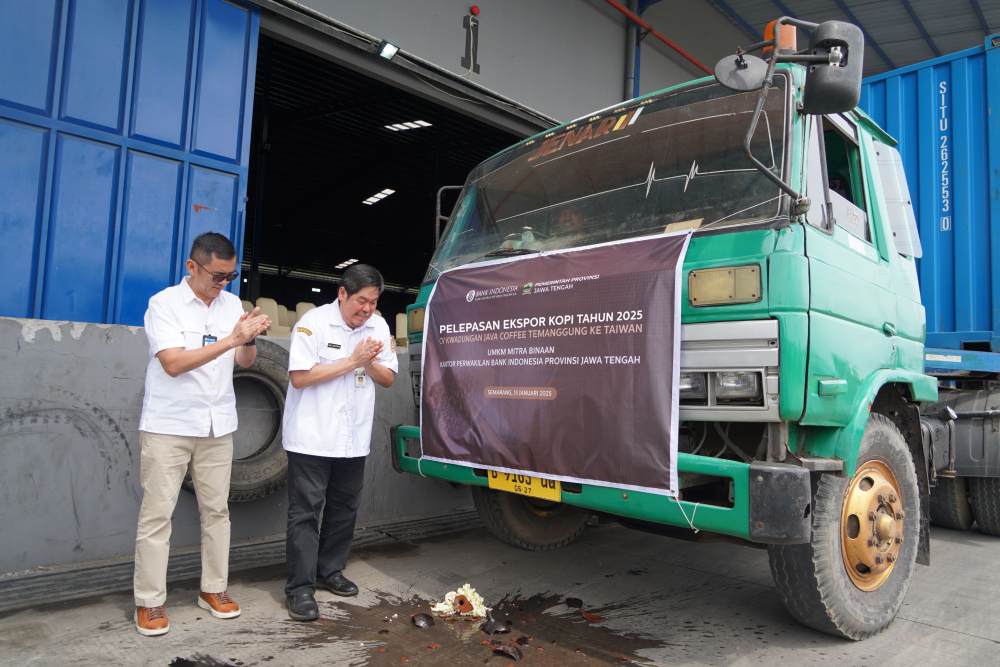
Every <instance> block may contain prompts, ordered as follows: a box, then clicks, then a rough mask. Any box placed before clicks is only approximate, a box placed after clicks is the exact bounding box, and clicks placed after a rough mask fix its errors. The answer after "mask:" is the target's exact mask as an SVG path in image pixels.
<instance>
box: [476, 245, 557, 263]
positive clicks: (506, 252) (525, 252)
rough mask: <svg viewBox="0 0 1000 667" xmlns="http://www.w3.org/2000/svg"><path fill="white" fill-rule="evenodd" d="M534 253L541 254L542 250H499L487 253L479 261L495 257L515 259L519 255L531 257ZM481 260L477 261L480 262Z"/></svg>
mask: <svg viewBox="0 0 1000 667" xmlns="http://www.w3.org/2000/svg"><path fill="white" fill-rule="evenodd" d="M533 252H541V250H529V249H528V248H497V249H496V250H493V251H491V252H488V253H486V254H485V255H483V256H482V257H480V258H479V259H492V258H495V257H514V256H517V255H530V254H531V253H533ZM479 259H477V260H475V261H477V262H478V261H479Z"/></svg>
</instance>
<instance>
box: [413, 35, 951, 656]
mask: <svg viewBox="0 0 1000 667" xmlns="http://www.w3.org/2000/svg"><path fill="white" fill-rule="evenodd" d="M776 24H777V25H776V26H775V31H776V32H778V33H779V34H781V35H782V38H781V39H779V40H775V39H771V40H769V41H767V42H763V43H761V44H758V45H754V46H753V47H750V48H748V49H746V50H741V51H739V52H738V53H737V55H736V56H734V57H732V58H727V59H724V60H723V61H721V62H720V63H719V65H718V67H717V68H716V77H715V78H714V79H712V78H706V79H702V80H698V81H694V82H692V83H688V84H684V85H681V86H677V87H675V88H670V89H668V90H664V91H661V92H658V93H655V94H653V95H650V96H647V97H644V98H638V99H635V100H631V101H629V102H626V103H623V104H621V105H618V106H616V107H614V108H609V109H606V110H603V111H600V112H596V113H593V114H590V115H588V116H586V117H583V118H581V119H578V120H576V121H574V122H572V123H567V124H565V125H563V126H560V127H557V128H555V129H553V130H551V131H548V132H545V133H544V134H542V135H538V136H535V137H532V138H530V139H528V140H525V141H523V142H521V143H519V144H517V145H515V146H513V147H511V148H509V149H508V150H507V151H504V152H503V153H500V154H498V155H497V156H494V157H493V158H491V159H490V160H488V161H487V162H485V163H483V164H482V165H480V166H479V167H478V168H477V169H476V170H475V171H473V173H472V174H471V175H470V176H469V179H468V181H467V183H466V185H465V188H464V190H463V191H462V193H461V195H460V196H459V200H458V203H457V204H456V207H455V210H454V211H453V213H452V215H451V217H450V219H449V222H448V224H447V227H446V229H445V231H444V233H443V235H442V238H441V242H440V244H439V246H438V248H437V251H436V254H435V256H434V258H433V261H432V263H431V265H430V268H429V270H428V272H427V275H426V278H425V280H424V283H423V286H422V288H421V291H420V294H419V296H418V297H417V301H416V303H415V304H414V305H412V306H411V307H409V308H408V310H407V314H408V322H409V341H410V343H409V354H410V360H411V367H410V370H411V374H412V378H413V383H414V389H415V392H416V393H417V400H418V404H419V401H420V391H421V375H420V374H421V352H422V340H424V339H423V338H422V336H425V335H426V334H425V331H424V319H425V318H424V315H425V308H426V306H427V302H428V299H429V297H430V294H431V291H432V287H433V285H434V283H435V281H436V279H437V277H438V276H439V275H440V274H441V273H442V272H443V271H447V270H448V269H452V268H455V267H458V266H463V265H466V264H469V263H472V262H477V261H480V260H483V259H487V260H488V259H490V258H498V257H499V258H508V257H519V256H521V255H525V256H528V255H530V254H531V253H533V252H538V251H539V250H541V249H546V250H551V249H553V248H574V247H580V246H584V245H588V244H599V243H610V242H615V241H622V240H626V239H634V238H639V237H647V236H652V235H656V234H663V233H664V232H675V231H680V230H686V229H690V230H694V231H693V236H692V238H691V240H690V243H689V246H688V248H687V252H686V256H685V257H684V260H683V280H682V284H681V288H680V289H681V327H680V330H681V336H680V338H681V343H680V350H681V351H680V384H679V390H680V391H679V401H678V405H676V406H664V407H663V409H664V410H671V409H674V410H678V411H679V414H678V417H679V440H678V454H677V464H676V465H677V468H676V469H677V472H678V481H679V493H678V497H677V498H676V499H673V498H670V499H665V498H664V497H663V496H658V495H654V494H648V493H642V492H636V491H634V490H628V489H621V488H614V487H609V486H598V485H588V484H570V483H563V484H562V485H561V488H560V489H559V492H558V496H557V497H556V498H553V497H552V496H551V494H543V495H547V496H548V497H547V498H542V497H539V496H538V494H537V490H538V487H539V485H544V484H545V480H537V479H535V480H532V479H531V478H530V477H528V476H525V477H524V478H523V479H521V480H520V482H522V484H519V485H517V488H513V487H512V486H511V485H510V484H508V485H507V486H503V485H501V484H498V483H494V481H493V479H494V478H495V477H496V475H495V474H493V475H491V474H490V473H489V472H488V471H486V470H482V469H478V468H476V467H475V466H463V465H448V464H445V463H441V462H437V461H428V460H423V459H422V457H421V447H420V429H419V428H417V427H413V426H399V427H397V428H396V429H394V438H393V443H394V445H393V446H394V451H393V459H394V464H395V466H396V467H397V470H399V471H401V472H406V473H414V474H421V475H423V476H425V477H431V478H436V479H441V480H447V481H449V482H454V483H458V484H464V485H468V486H470V487H471V490H472V495H473V498H474V501H475V504H476V507H477V509H478V511H479V513H480V515H481V516H482V518H483V520H484V522H485V524H486V526H487V527H488V528H489V529H490V530H491V531H492V532H493V533H494V534H495V535H496V536H497V537H499V538H500V539H502V540H504V541H506V542H508V543H510V544H513V545H516V546H518V547H522V548H526V549H549V548H554V547H558V546H561V545H565V544H567V543H569V542H570V541H572V540H573V539H574V538H576V537H577V536H578V535H579V534H580V533H581V532H582V531H583V530H584V528H585V527H586V525H587V523H588V521H589V520H590V519H591V517H592V516H594V515H597V516H600V517H602V518H610V519H613V520H617V521H618V522H620V523H621V524H623V525H626V526H630V527H633V528H637V529H640V530H645V531H650V532H654V533H659V534H663V535H669V536H675V537H683V538H687V539H696V540H699V539H700V540H709V539H726V540H732V541H737V542H740V543H743V544H751V545H756V546H760V547H763V548H766V549H767V551H768V555H769V559H770V565H771V570H772V574H773V576H774V581H775V584H776V587H777V590H778V592H779V594H780V596H781V598H782V600H783V601H784V603H785V604H786V606H787V608H788V610H789V612H790V613H791V614H792V615H793V616H794V617H795V618H796V619H798V620H799V621H800V622H802V623H804V624H806V625H808V626H811V627H813V628H816V629H818V630H820V631H823V632H827V633H830V634H833V635H838V636H842V637H847V638H852V639H863V638H866V637H869V636H872V635H874V634H877V633H878V632H881V631H882V630H884V629H885V628H886V627H887V626H888V625H889V624H890V623H891V622H892V620H893V618H894V617H895V615H896V613H897V611H898V610H899V608H900V607H901V605H902V602H903V598H904V596H905V594H906V590H907V587H908V584H909V581H910V577H911V574H912V571H913V568H914V564H915V563H917V562H922V563H929V550H928V523H929V510H928V498H929V492H930V487H929V476H930V475H931V474H932V470H930V469H929V467H928V466H929V463H928V452H927V451H926V449H925V446H924V444H923V439H922V438H921V416H920V414H919V411H918V404H920V403H925V404H931V403H933V402H935V401H936V400H937V396H938V389H937V381H936V380H935V378H933V377H930V376H928V375H926V374H924V344H923V342H924V335H925V325H924V308H923V306H922V305H921V302H920V292H919V289H918V284H917V272H916V269H915V262H914V260H915V257H919V255H920V246H919V239H918V238H917V233H916V227H915V224H914V220H913V214H912V209H908V208H907V206H908V199H909V197H908V194H907V190H906V182H905V177H904V176H903V172H902V167H901V164H900V159H899V154H898V152H897V151H896V150H895V148H894V146H895V144H896V142H895V140H894V139H893V138H891V137H890V136H888V135H887V134H886V132H884V131H883V130H882V129H881V128H879V127H878V126H877V125H876V124H875V123H874V122H873V121H872V120H871V119H870V118H869V117H868V116H867V115H865V114H864V113H863V112H861V111H860V110H858V109H857V104H858V96H859V94H860V85H861V56H862V53H863V48H864V47H863V41H862V36H861V33H860V31H859V30H858V29H857V28H856V27H854V26H851V25H849V24H843V23H837V22H829V23H824V24H820V25H816V24H806V23H803V22H799V21H796V20H793V19H788V18H783V19H781V20H780V21H778V22H776ZM793 25H796V26H801V27H806V28H809V29H811V30H812V33H811V38H810V45H809V48H808V49H805V50H803V51H801V52H796V51H795V49H794V47H791V46H790V45H789V44H788V43H787V42H786V41H785V38H784V36H785V34H786V32H785V31H787V29H788V28H789V27H790V26H793ZM782 29H783V30H784V31H782ZM758 48H763V49H765V52H764V57H765V58H766V59H761V58H755V57H754V56H752V55H749V52H751V51H753V50H755V49H758ZM654 130H655V131H654ZM518 158H524V159H523V162H524V163H525V164H527V163H528V162H529V161H530V160H532V159H534V160H535V161H534V163H532V164H531V166H530V168H531V170H532V173H531V178H527V177H521V178H518V177H514V176H511V174H510V173H509V172H510V170H509V169H508V170H506V171H504V170H500V169H498V166H499V165H502V164H511V162H512V161H513V160H516V159H518ZM512 206H513V207H516V208H517V211H518V213H517V215H516V216H504V215H502V213H503V212H504V211H505V210H509V209H510V207H512ZM505 207H506V208H505ZM426 390H427V388H426V387H424V391H426ZM621 400H622V401H623V402H627V401H628V400H629V397H628V396H623V397H622V398H621ZM606 409H607V410H615V409H617V406H614V405H611V406H607V407H606ZM580 446H581V447H605V448H614V447H616V443H614V442H585V443H581V444H580ZM501 476H503V475H501ZM507 477H510V476H509V475H507ZM517 481H518V480H515V482H517ZM532 483H534V489H535V490H534V491H533V490H532ZM501 488H504V489H507V490H501ZM511 491H514V492H511ZM692 529H695V530H692Z"/></svg>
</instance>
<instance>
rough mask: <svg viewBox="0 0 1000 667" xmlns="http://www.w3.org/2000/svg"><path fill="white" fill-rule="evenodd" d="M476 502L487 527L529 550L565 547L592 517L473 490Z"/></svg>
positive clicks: (499, 493)
mask: <svg viewBox="0 0 1000 667" xmlns="http://www.w3.org/2000/svg"><path fill="white" fill-rule="evenodd" d="M472 500H473V502H474V503H475V504H476V510H477V511H478V512H479V518H481V519H482V520H483V523H485V524H486V528H487V529H488V530H489V531H490V532H491V533H493V535H495V536H496V537H498V538H500V539H501V540H503V541H504V542H506V543H507V544H510V545H512V546H515V547H518V548H520V549H527V550H529V551H544V550H546V549H555V548H556V547H562V546H565V545H567V544H569V543H570V542H572V541H573V540H575V539H576V538H577V537H579V536H580V533H582V532H583V530H584V529H585V528H586V527H587V520H588V519H589V518H590V514H589V513H588V512H586V511H584V510H582V509H580V508H578V507H574V506H572V505H566V504H563V503H555V502H550V501H544V500H538V499H537V498H528V497H527V496H520V495H517V494H514V493H506V492H504V491H495V490H493V489H490V488H487V487H485V486H474V487H472Z"/></svg>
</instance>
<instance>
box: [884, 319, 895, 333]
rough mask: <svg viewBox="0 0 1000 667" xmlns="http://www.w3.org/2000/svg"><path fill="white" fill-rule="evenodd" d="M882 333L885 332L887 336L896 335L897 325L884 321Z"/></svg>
mask: <svg viewBox="0 0 1000 667" xmlns="http://www.w3.org/2000/svg"><path fill="white" fill-rule="evenodd" d="M882 333H884V334H885V335H886V336H895V335H896V327H895V326H893V324H892V322H883V323H882Z"/></svg>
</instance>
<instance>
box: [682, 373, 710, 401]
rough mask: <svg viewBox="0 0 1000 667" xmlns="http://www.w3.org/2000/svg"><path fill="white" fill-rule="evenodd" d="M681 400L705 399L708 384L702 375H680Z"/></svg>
mask: <svg viewBox="0 0 1000 667" xmlns="http://www.w3.org/2000/svg"><path fill="white" fill-rule="evenodd" d="M680 393H681V400H684V399H689V398H706V397H707V396H708V383H707V382H706V381H705V374H704V373H681V383H680Z"/></svg>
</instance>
